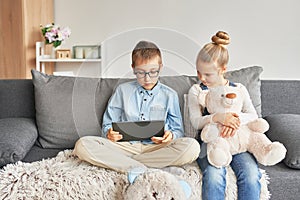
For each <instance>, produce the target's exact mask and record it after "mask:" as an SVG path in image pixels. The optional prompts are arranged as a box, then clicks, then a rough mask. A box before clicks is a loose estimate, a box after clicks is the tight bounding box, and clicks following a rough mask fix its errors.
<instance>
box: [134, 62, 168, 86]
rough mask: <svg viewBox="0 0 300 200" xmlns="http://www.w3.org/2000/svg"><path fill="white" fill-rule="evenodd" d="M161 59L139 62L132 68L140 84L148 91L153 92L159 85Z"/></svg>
mask: <svg viewBox="0 0 300 200" xmlns="http://www.w3.org/2000/svg"><path fill="white" fill-rule="evenodd" d="M159 60H160V59H159V57H156V58H153V59H150V60H141V59H139V60H137V61H136V62H135V63H136V65H135V66H132V68H133V73H134V74H135V75H136V78H137V81H138V83H139V84H140V85H141V86H142V87H143V88H145V89H146V90H151V89H152V88H153V87H154V86H155V85H156V83H157V81H158V77H159V72H160V69H161V66H162V65H161V64H159Z"/></svg>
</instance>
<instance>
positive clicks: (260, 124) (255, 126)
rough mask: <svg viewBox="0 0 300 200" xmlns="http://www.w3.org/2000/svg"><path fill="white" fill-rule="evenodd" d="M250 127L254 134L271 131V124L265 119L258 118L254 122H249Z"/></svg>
mask: <svg viewBox="0 0 300 200" xmlns="http://www.w3.org/2000/svg"><path fill="white" fill-rule="evenodd" d="M248 127H249V128H250V130H252V131H254V132H258V133H264V132H266V131H267V130H269V123H268V122H267V121H266V120H265V119H263V118H258V119H256V120H254V121H252V122H249V123H248Z"/></svg>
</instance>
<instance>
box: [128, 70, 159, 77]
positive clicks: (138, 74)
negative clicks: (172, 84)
mask: <svg viewBox="0 0 300 200" xmlns="http://www.w3.org/2000/svg"><path fill="white" fill-rule="evenodd" d="M134 74H135V75H136V77H137V78H145V76H146V75H148V76H149V77H150V78H156V77H158V74H159V70H155V71H150V72H144V71H135V72H134Z"/></svg>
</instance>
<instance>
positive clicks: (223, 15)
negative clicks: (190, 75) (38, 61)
mask: <svg viewBox="0 0 300 200" xmlns="http://www.w3.org/2000/svg"><path fill="white" fill-rule="evenodd" d="M54 2H55V5H54V8H55V10H54V15H55V22H56V23H57V24H60V25H62V26H69V27H70V28H71V30H72V34H71V37H70V38H69V39H68V40H67V41H66V43H65V44H64V45H63V47H66V48H71V47H72V46H73V45H77V44H91V45H92V44H100V43H101V41H103V40H105V39H106V38H108V37H110V36H112V35H115V34H118V33H121V32H124V31H127V30H131V29H134V28H139V27H162V28H168V29H173V30H176V31H178V32H181V33H183V34H185V35H187V36H188V37H190V38H191V39H193V40H195V41H197V42H198V43H199V44H200V46H202V45H204V44H206V43H208V42H210V38H211V36H212V35H213V34H214V33H215V32H216V31H218V30H224V31H226V32H228V33H229V34H230V35H231V39H232V40H231V44H230V45H229V47H228V48H229V53H230V62H229V70H231V69H238V68H241V67H245V66H249V65H260V66H263V67H264V72H263V74H262V78H263V79H300V26H299V19H300V12H299V11H298V9H299V8H300V1H298V0H286V1H282V0H251V1H250V0H248V1H246V0H228V1H222V0H212V1H200V0H186V1H184V0H152V1H146V0H118V1H117V0H85V1H82V0H55V1H54ZM158 45H159V44H158ZM84 65H86V64H84ZM77 67H78V68H79V69H80V70H81V71H84V72H82V73H87V74H88V73H95V74H96V73H98V72H97V71H95V70H98V69H97V67H98V66H97V64H96V65H93V66H84V67H82V66H80V64H78V66H77ZM125 67H126V66H125ZM128 67H130V66H128ZM70 69H73V70H74V71H76V70H75V68H74V64H72V65H69V66H68V65H65V64H59V65H57V71H66V70H70ZM98 71H99V70H98Z"/></svg>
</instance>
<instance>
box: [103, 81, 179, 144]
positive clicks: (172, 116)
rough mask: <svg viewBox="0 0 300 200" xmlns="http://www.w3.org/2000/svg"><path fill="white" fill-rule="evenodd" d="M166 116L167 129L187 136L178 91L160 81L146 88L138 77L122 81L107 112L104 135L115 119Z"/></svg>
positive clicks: (112, 97) (177, 136)
mask: <svg viewBox="0 0 300 200" xmlns="http://www.w3.org/2000/svg"><path fill="white" fill-rule="evenodd" d="M143 120H165V130H169V131H171V132H172V133H173V138H174V139H175V138H179V137H183V135H184V134H183V125H182V117H181V112H180V107H179V100H178V96H177V93H176V92H175V91H174V90H173V89H171V88H170V87H168V86H166V85H164V84H162V83H160V82H159V81H158V83H157V84H156V86H155V87H154V88H153V89H152V90H145V89H144V88H143V87H142V86H140V85H139V83H138V82H137V81H132V82H127V83H123V84H121V85H119V86H118V87H117V88H116V90H115V92H114V94H113V95H112V96H111V98H110V100H109V103H108V106H107V108H106V111H105V113H104V116H103V124H102V136H103V137H106V135H107V131H108V130H109V128H111V127H112V122H119V121H143Z"/></svg>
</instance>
